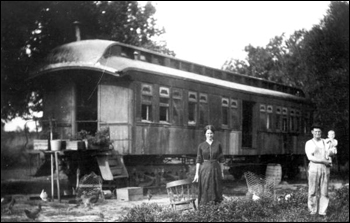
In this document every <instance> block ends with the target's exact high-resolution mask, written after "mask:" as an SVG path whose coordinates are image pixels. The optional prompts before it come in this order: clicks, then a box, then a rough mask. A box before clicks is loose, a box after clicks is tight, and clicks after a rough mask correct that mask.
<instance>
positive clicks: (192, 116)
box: [188, 91, 198, 125]
mask: <svg viewBox="0 0 350 223" xmlns="http://www.w3.org/2000/svg"><path fill="white" fill-rule="evenodd" d="M197 102H198V98H197V93H196V92H192V91H190V92H188V124H189V125H196V123H197Z"/></svg>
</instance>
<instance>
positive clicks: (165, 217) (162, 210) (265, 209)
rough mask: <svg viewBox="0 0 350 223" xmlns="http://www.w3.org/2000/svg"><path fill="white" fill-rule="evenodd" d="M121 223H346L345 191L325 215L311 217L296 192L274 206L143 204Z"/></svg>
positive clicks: (239, 201) (302, 196)
mask: <svg viewBox="0 0 350 223" xmlns="http://www.w3.org/2000/svg"><path fill="white" fill-rule="evenodd" d="M119 221H122V222H135V221H137V222H140V221H141V222H164V221H165V222H211V221H215V222H257V221H259V222H349V187H348V186H346V187H343V188H341V189H338V190H335V191H334V196H333V197H332V198H331V199H330V205H329V209H328V215H327V216H326V217H322V216H318V215H316V216H312V215H310V214H309V212H308V210H307V191H306V189H305V188H300V189H299V190H298V191H296V192H294V193H292V196H291V198H290V199H289V200H287V201H286V200H281V201H280V202H277V201H276V202H274V201H273V200H269V199H261V200H258V201H252V200H246V199H244V198H239V199H237V198H235V199H228V200H225V201H223V202H222V203H221V204H219V205H214V204H209V205H205V206H201V208H200V209H199V210H193V209H192V210H189V211H183V212H176V211H173V210H172V209H171V208H170V207H168V206H160V205H157V204H146V203H143V204H141V205H139V206H136V207H134V208H132V209H130V210H129V212H128V213H127V214H126V215H124V216H122V217H121V218H119Z"/></svg>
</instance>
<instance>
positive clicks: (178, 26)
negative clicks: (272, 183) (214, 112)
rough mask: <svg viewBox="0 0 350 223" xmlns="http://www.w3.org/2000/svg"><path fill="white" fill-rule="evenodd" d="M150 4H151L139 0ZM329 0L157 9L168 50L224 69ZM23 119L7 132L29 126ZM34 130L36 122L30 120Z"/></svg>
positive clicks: (315, 20) (307, 20)
mask: <svg viewBox="0 0 350 223" xmlns="http://www.w3.org/2000/svg"><path fill="white" fill-rule="evenodd" d="M139 3H140V4H145V3H146V2H139ZM329 4H330V2H329V1H316V2H315V1H310V2H306V1H300V2H284V1H283V2H282V1H281V2H247V1H245V2H237V1H232V2H227V1H225V2H207V1H203V2H190V1H179V2H174V1H173V2H168V1H165V2H161V1H159V2H158V1H153V5H154V6H155V7H156V10H157V12H156V14H155V18H157V25H158V26H160V27H162V26H163V27H164V28H165V30H166V34H164V35H163V36H162V38H161V39H162V40H166V42H167V44H168V48H169V49H171V50H173V51H174V52H175V53H176V57H178V58H180V59H184V60H188V61H191V62H195V63H199V64H203V65H206V66H210V67H214V68H221V66H222V65H223V64H224V62H225V61H226V60H227V59H229V58H234V59H241V60H244V59H245V57H246V53H245V52H244V47H245V46H248V45H249V44H251V45H253V46H255V47H256V46H266V45H267V44H268V42H269V40H270V39H272V38H273V37H275V36H280V35H281V34H282V33H283V32H284V33H286V36H289V35H290V34H292V33H293V32H294V31H296V30H300V29H302V28H305V29H307V30H310V29H311V28H312V26H313V25H317V24H319V23H320V20H321V19H322V18H323V17H324V15H326V12H327V9H328V7H329ZM25 122H26V121H24V120H23V119H20V118H17V119H15V120H13V122H12V123H11V124H6V125H5V131H15V130H16V129H17V128H20V129H23V126H24V124H25ZM28 126H29V127H30V128H31V129H34V123H33V122H31V123H28Z"/></svg>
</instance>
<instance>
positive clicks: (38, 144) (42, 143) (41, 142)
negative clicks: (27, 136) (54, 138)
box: [33, 139, 49, 150]
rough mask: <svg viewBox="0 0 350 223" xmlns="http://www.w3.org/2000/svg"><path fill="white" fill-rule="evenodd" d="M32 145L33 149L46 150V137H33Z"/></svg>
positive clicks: (47, 146)
mask: <svg viewBox="0 0 350 223" xmlns="http://www.w3.org/2000/svg"><path fill="white" fill-rule="evenodd" d="M33 147H34V150H48V149H49V142H48V140H47V139H34V140H33Z"/></svg>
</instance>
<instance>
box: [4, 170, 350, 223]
mask: <svg viewBox="0 0 350 223" xmlns="http://www.w3.org/2000/svg"><path fill="white" fill-rule="evenodd" d="M1 175H2V176H1V178H2V180H1V197H4V196H10V195H11V196H13V197H14V198H15V199H16V204H15V205H14V207H13V212H12V214H8V213H3V212H2V213H1V222H14V221H15V222H22V221H32V220H30V219H28V218H27V217H26V215H25V213H24V210H25V209H28V210H34V209H35V208H36V207H37V206H38V204H39V203H40V204H41V205H42V211H41V212H40V215H39V217H38V219H36V221H43V222H67V221H75V222H96V221H106V222H110V221H117V220H118V218H119V217H121V216H122V215H125V214H126V213H127V212H128V210H129V209H131V208H132V207H133V206H136V205H140V204H142V203H143V202H145V203H157V204H159V205H170V201H169V198H168V196H167V194H166V190H165V188H158V189H155V190H153V191H152V194H153V197H152V198H151V200H149V201H148V199H147V196H144V197H143V199H142V200H138V201H123V200H118V199H115V198H110V199H105V200H102V199H99V201H98V202H97V203H96V204H94V205H93V206H92V207H91V209H89V208H86V207H84V206H83V205H80V206H78V207H77V205H76V204H70V203H68V202H69V200H72V196H70V197H68V196H67V197H64V196H63V198H62V199H61V202H58V200H57V199H56V200H55V201H53V202H44V201H42V200H41V199H40V198H39V194H40V192H41V190H42V189H43V188H45V189H46V191H48V193H49V191H50V190H51V187H50V186H51V184H50V179H49V178H47V177H43V178H34V179H33V178H27V179H25V180H23V179H21V180H19V179H13V180H5V177H6V173H4V175H3V171H2V173H1ZM3 176H4V178H3ZM7 179H8V178H7ZM63 181H64V179H63ZM345 183H348V180H347V182H346V181H344V180H334V179H333V180H331V185H330V187H331V188H332V189H334V188H340V187H341V186H342V185H344V184H345ZM300 187H307V184H306V180H299V181H294V182H286V181H282V182H281V183H280V184H279V185H278V186H277V188H276V194H277V195H280V194H286V193H291V192H293V191H296V190H298V189H299V188H300ZM62 189H64V183H63V184H62ZM247 192H248V188H247V184H246V181H245V180H244V179H242V180H225V181H224V188H223V194H224V199H230V198H234V197H241V198H245V199H251V196H249V193H247Z"/></svg>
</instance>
